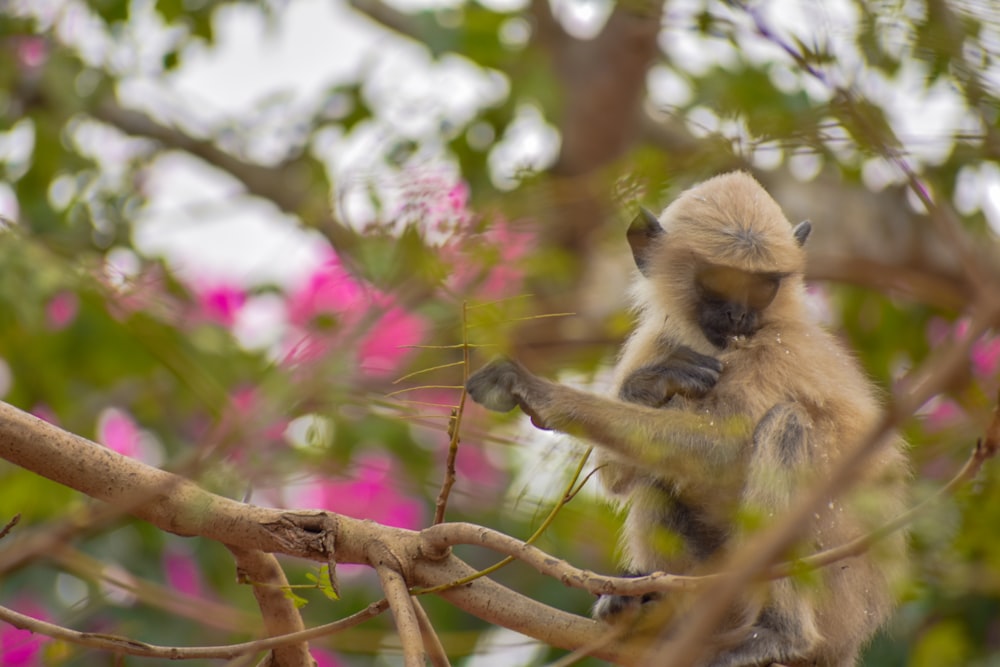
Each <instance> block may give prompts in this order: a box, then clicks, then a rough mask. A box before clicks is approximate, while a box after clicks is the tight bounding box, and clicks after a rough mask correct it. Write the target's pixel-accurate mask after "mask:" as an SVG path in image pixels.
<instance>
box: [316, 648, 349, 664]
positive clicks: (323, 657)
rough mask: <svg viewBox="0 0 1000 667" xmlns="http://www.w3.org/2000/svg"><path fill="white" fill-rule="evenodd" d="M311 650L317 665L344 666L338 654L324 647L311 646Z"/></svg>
mask: <svg viewBox="0 0 1000 667" xmlns="http://www.w3.org/2000/svg"><path fill="white" fill-rule="evenodd" d="M309 652H310V653H311V654H312V657H313V660H315V661H316V667H342V666H343V664H344V663H343V662H341V661H340V659H339V658H337V656H336V655H334V654H333V653H330V652H329V651H326V650H324V649H321V648H313V647H310V648H309Z"/></svg>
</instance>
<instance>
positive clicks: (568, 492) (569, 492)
mask: <svg viewBox="0 0 1000 667" xmlns="http://www.w3.org/2000/svg"><path fill="white" fill-rule="evenodd" d="M592 451H593V447H589V448H588V449H587V451H586V452H584V454H583V456H581V457H580V462H579V463H578V464H577V466H576V470H575V471H574V472H573V476H572V477H571V478H570V480H569V482H568V483H567V485H566V487H565V488H564V489H563V494H562V497H561V498H560V499H559V502H557V503H556V504H555V507H553V508H552V510H551V511H549V514H548V516H546V517H545V520H544V521H542V524H541V525H540V526H539V527H538V528H537V529H536V530H535V532H534V533H532V534H531V537H529V538H528V539H527V540H525V541H524V542H521V541H520V540H517V539H516V538H510V539H511V540H514V542H516V543H517V544H525V545H530V544H531V543H532V542H534V541H536V540H537V539H538V538H539V537H541V536H542V534H543V533H544V532H545V531H546V530H547V529H548V527H549V526H550V525H552V522H553V521H555V518H556V515H557V514H558V513H559V510H561V509H562V508H563V506H564V505H565V504H566V503H568V502H569V501H570V500H572V499H573V497H574V496H575V495H576V493H578V492H579V489H576V490H575V491H574V487H575V486H576V482H577V480H578V479H580V473H581V472H583V466H584V465H586V463H587V460H588V459H589V458H590V454H591V452H592ZM588 478H589V476H588ZM438 525H441V526H445V525H447V526H453V525H462V524H438ZM469 525H474V524H469ZM477 527H479V526H477ZM434 529H435V526H431V527H430V528H427V529H426V530H431V531H433V530H434ZM483 530H489V529H488V528H484V529H483ZM494 532H495V531H494ZM498 534H502V533H498ZM505 537H507V536H506V535H505ZM433 548H434V547H433V546H431V549H433ZM539 552H540V553H544V552H541V551H539ZM501 553H504V552H502V551H501ZM547 557H548V558H549V559H550V560H551V559H552V557H551V556H547ZM515 560H516V559H515V558H514V557H513V556H507V557H506V558H504V559H503V560H501V561H499V562H497V563H494V564H493V565H491V566H490V567H487V568H485V569H483V570H479V571H478V572H476V573H475V574H473V575H470V576H468V577H463V578H462V579H459V580H456V581H452V582H448V583H447V584H441V585H439V586H434V587H432V588H421V589H415V590H413V591H412V593H413V594H414V595H427V594H428V593H440V592H441V591H443V590H447V589H449V588H454V587H455V586H462V585H464V584H467V583H469V582H471V581H475V580H476V579H479V578H480V577H485V576H487V575H490V574H493V573H494V572H496V571H497V570H499V569H500V568H502V567H506V566H507V565H509V564H510V563H513V562H514V561H515ZM581 572H582V570H581ZM595 576H597V575H595Z"/></svg>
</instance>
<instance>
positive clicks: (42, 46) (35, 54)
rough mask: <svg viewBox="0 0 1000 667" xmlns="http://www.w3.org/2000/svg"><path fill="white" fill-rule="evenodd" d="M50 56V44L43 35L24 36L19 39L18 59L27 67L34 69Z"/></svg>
mask: <svg viewBox="0 0 1000 667" xmlns="http://www.w3.org/2000/svg"><path fill="white" fill-rule="evenodd" d="M48 57H49V48H48V44H46V43H45V39H44V38H42V37H22V38H20V39H19V40H17V59H18V60H20V61H21V64H22V65H24V66H25V67H26V68H29V69H34V68H36V67H39V66H41V65H43V64H44V63H45V61H46V60H47V59H48Z"/></svg>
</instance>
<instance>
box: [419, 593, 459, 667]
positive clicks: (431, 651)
mask: <svg viewBox="0 0 1000 667" xmlns="http://www.w3.org/2000/svg"><path fill="white" fill-rule="evenodd" d="M410 600H411V601H412V602H413V611H414V612H416V614H417V621H418V622H419V623H420V634H421V635H422V636H423V638H424V650H426V651H427V657H428V658H430V661H431V664H432V665H433V666H434V667H451V663H450V662H448V654H447V653H446V652H445V650H444V646H443V645H442V644H441V638H440V637H438V634H437V632H435V631H434V626H433V625H431V619H430V618H428V617H427V612H426V611H424V608H423V606H422V605H421V604H420V599H419V598H410Z"/></svg>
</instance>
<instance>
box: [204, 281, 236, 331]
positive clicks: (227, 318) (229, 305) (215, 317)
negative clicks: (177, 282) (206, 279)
mask: <svg viewBox="0 0 1000 667" xmlns="http://www.w3.org/2000/svg"><path fill="white" fill-rule="evenodd" d="M195 296H196V297H197V300H198V316H199V318H200V319H202V320H205V321H208V322H214V323H216V324H221V325H222V326H224V327H227V328H228V327H232V326H233V324H235V323H236V316H237V315H238V314H239V312H240V309H241V308H243V306H244V305H246V302H247V294H246V292H245V291H244V290H243V289H241V288H239V287H236V286H233V285H226V284H220V285H212V286H208V287H204V288H200V289H199V288H196V289H195Z"/></svg>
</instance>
